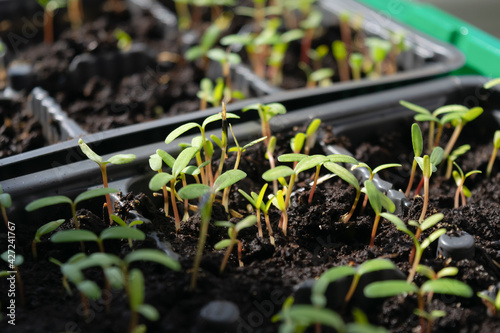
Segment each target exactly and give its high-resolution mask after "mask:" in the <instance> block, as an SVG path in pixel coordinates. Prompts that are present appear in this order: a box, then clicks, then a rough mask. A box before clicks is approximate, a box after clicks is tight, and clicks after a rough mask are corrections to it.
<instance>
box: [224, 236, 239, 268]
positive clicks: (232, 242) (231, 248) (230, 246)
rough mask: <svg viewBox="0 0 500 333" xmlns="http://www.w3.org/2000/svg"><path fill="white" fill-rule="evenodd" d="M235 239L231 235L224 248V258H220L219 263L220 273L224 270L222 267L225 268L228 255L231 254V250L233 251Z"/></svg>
mask: <svg viewBox="0 0 500 333" xmlns="http://www.w3.org/2000/svg"><path fill="white" fill-rule="evenodd" d="M235 243H236V241H235V240H234V239H233V237H231V243H230V244H229V246H228V247H227V249H226V253H225V254H224V259H222V264H221V265H220V272H221V273H222V272H223V271H224V268H226V265H227V262H228V260H229V256H230V255H231V252H232V251H233V247H234V244H235Z"/></svg>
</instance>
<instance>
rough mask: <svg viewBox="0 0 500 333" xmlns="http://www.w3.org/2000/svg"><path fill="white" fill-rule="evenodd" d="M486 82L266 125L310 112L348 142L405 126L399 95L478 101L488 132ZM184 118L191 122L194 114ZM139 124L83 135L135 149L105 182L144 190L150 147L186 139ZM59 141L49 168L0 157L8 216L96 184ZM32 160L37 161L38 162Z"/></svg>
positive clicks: (380, 97) (248, 120) (492, 98)
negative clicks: (172, 138)
mask: <svg viewBox="0 0 500 333" xmlns="http://www.w3.org/2000/svg"><path fill="white" fill-rule="evenodd" d="M486 81H487V78H484V77H479V76H471V77H447V78H441V79H436V80H432V81H428V82H424V83H419V84H416V85H412V86H408V87H403V88H398V89H393V90H388V91H385V92H379V93H374V94H368V95H365V96H362V97H357V98H355V99H346V100H342V101H337V102H330V103H325V104H322V105H317V106H311V107H303V108H300V109H296V110H295V111H294V112H290V113H288V114H286V115H283V116H279V117H277V118H275V119H274V121H272V127H273V131H283V130H286V129H290V128H293V127H294V126H298V125H304V124H306V123H308V122H309V121H310V120H311V119H312V118H316V117H318V118H321V119H322V121H323V122H324V123H326V124H329V125H331V126H332V127H333V131H334V133H335V134H337V135H345V136H347V137H349V138H350V139H351V141H352V142H353V145H355V144H356V143H358V142H359V141H360V140H363V139H366V138H368V137H369V136H370V135H373V133H374V131H384V130H387V129H389V128H392V129H394V128H402V129H405V130H408V128H409V127H407V126H401V125H402V124H409V123H410V122H411V119H412V116H413V112H412V111H409V110H407V109H405V108H403V107H402V106H400V105H399V100H400V99H404V100H408V101H411V102H414V103H417V104H419V105H422V106H424V107H426V108H429V109H431V110H433V109H436V108H438V107H439V106H442V105H445V104H463V105H466V106H467V107H472V106H476V105H479V106H482V107H483V108H484V109H485V114H484V115H483V116H482V117H481V118H482V120H481V124H480V126H479V127H478V128H479V132H482V131H489V132H492V130H493V129H494V128H498V126H499V125H498V124H499V123H500V121H499V119H500V116H499V113H500V111H499V110H498V106H499V105H500V90H495V89H493V90H491V91H486V90H484V89H482V85H483V83H484V82H486ZM269 101H271V100H270V99H269V98H267V99H266V101H265V102H269ZM241 106H242V105H241V104H239V105H237V104H234V105H232V106H231V109H230V110H228V111H235V112H238V107H241ZM212 111H214V110H212ZM204 114H205V116H206V115H209V114H210V111H209V110H208V111H207V112H205V113H204ZM252 114H253V113H245V114H244V115H245V116H244V117H243V119H240V121H232V123H233V124H234V127H233V129H234V132H235V133H237V136H238V139H239V140H240V141H245V138H246V140H250V139H252V138H256V137H258V136H260V131H261V128H260V123H259V121H258V120H257V119H256V118H255V116H254V117H252V116H250V115H252ZM185 120H186V121H188V120H193V121H198V120H200V119H199V118H198V119H195V118H191V119H185ZM147 125H148V124H141V125H136V126H134V131H133V132H130V131H125V130H123V129H118V130H114V131H110V132H109V133H106V136H105V137H104V136H103V133H100V134H96V135H94V136H88V137H86V138H85V140H86V142H88V143H90V144H91V145H92V147H94V148H95V150H96V151H97V152H98V153H100V154H102V155H107V157H109V156H110V155H112V154H115V153H118V152H127V153H133V154H136V156H137V159H136V160H135V161H134V162H133V163H131V164H127V165H121V166H115V165H111V166H110V167H109V172H108V174H109V177H110V179H111V182H110V186H114V187H116V188H119V189H120V190H122V191H125V192H126V191H130V190H134V191H141V190H144V191H146V189H145V188H144V187H145V186H146V185H145V184H147V180H148V179H149V177H150V176H151V173H150V170H149V167H148V159H149V155H150V154H152V153H154V152H155V151H156V149H158V148H161V149H165V150H166V151H168V152H170V153H172V154H175V153H176V152H177V151H178V150H179V147H178V143H179V142H190V140H191V136H189V135H188V136H185V137H182V138H179V139H178V140H175V141H174V142H172V143H171V144H169V145H168V146H166V145H165V143H164V138H165V137H166V135H167V134H168V133H169V132H170V130H171V129H173V128H172V126H176V125H170V124H168V123H166V122H164V124H163V126H158V123H157V122H154V123H150V125H152V126H149V127H148V126H147ZM219 132H220V129H219V130H213V131H209V132H208V133H207V135H210V134H212V133H213V134H219ZM489 132H488V133H489ZM111 134H112V135H111ZM146 136H151V137H152V138H153V140H152V141H150V142H148V143H145V144H143V145H134V144H133V143H134V141H136V140H138V141H144V140H142V138H144V137H146ZM117 143H120V144H117ZM61 145H65V149H64V150H61V151H59V154H60V155H61V156H62V159H63V160H62V161H56V160H54V161H53V163H52V168H51V169H45V170H38V172H36V171H30V170H29V168H26V170H20V172H16V173H18V175H17V176H15V177H9V176H8V174H9V173H12V171H13V170H12V169H13V168H14V169H16V171H19V170H18V169H22V167H21V165H19V164H18V165H17V166H16V165H15V164H10V165H9V164H5V163H2V162H3V161H4V160H8V158H7V159H4V160H0V175H1V177H2V179H1V184H2V186H3V188H4V190H5V191H6V192H8V193H10V194H11V195H12V198H13V203H14V204H13V208H12V210H11V213H10V214H12V216H16V215H19V216H18V218H22V217H23V215H24V214H25V213H24V210H23V208H24V205H25V204H26V203H28V202H29V201H31V200H33V199H35V198H40V197H43V196H47V195H56V194H63V195H70V196H74V195H76V194H78V193H79V192H81V191H83V190H85V189H87V188H89V187H92V186H98V185H99V184H100V182H101V176H100V172H99V170H98V167H97V166H96V165H95V163H94V162H92V161H89V160H84V158H83V155H82V154H81V152H80V151H79V150H80V149H79V148H78V147H77V146H76V140H73V141H68V142H66V143H64V144H61ZM51 148H53V147H47V148H43V149H46V151H47V152H48V151H50V150H51ZM104 148H106V149H104ZM26 154H29V153H26ZM50 156H54V155H51V154H47V156H40V155H36V156H34V157H33V159H32V160H30V161H28V162H29V163H26V164H35V165H37V164H44V165H46V164H47V163H50V162H48V160H50ZM104 158H106V156H104ZM40 159H44V160H43V161H42V162H40ZM25 162H26V161H25ZM9 178H10V179H9Z"/></svg>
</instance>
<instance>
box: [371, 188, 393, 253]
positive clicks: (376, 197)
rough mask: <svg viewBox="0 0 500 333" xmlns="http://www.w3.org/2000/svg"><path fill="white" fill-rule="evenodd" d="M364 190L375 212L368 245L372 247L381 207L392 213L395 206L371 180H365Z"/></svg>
mask: <svg viewBox="0 0 500 333" xmlns="http://www.w3.org/2000/svg"><path fill="white" fill-rule="evenodd" d="M365 190H366V195H367V196H368V200H369V201H370V205H371V206H372V209H373V211H374V212H375V221H374V222H373V228H372V235H371V238H370V247H373V245H375V235H376V234H377V228H378V223H379V221H380V217H381V216H382V215H381V214H382V208H385V209H386V210H387V211H388V212H390V213H393V212H394V210H395V209H396V206H395V205H394V203H393V202H392V201H391V199H389V198H388V197H387V196H386V195H385V194H384V193H382V192H380V191H379V190H377V188H376V187H375V184H373V181H371V180H365Z"/></svg>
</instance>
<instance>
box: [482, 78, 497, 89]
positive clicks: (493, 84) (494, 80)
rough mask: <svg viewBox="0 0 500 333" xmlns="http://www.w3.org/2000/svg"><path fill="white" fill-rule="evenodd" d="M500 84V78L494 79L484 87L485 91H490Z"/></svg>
mask: <svg viewBox="0 0 500 333" xmlns="http://www.w3.org/2000/svg"><path fill="white" fill-rule="evenodd" d="M499 84H500V78H496V79H492V80H489V81H488V82H486V83H485V84H484V85H483V88H484V89H490V88H493V87H494V86H497V85H499Z"/></svg>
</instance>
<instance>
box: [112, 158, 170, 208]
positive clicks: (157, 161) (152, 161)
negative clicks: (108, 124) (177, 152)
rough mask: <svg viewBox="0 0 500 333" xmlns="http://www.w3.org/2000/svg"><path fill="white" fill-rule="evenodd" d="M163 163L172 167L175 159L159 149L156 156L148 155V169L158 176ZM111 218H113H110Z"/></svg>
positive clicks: (164, 192) (164, 193)
mask: <svg viewBox="0 0 500 333" xmlns="http://www.w3.org/2000/svg"><path fill="white" fill-rule="evenodd" d="M163 162H165V164H167V165H168V166H169V167H170V168H171V167H172V166H173V165H174V162H175V159H174V158H173V157H172V156H171V155H170V154H169V153H167V152H166V151H163V150H161V149H157V150H156V154H153V155H150V156H149V167H150V168H151V169H152V170H153V171H157V172H158V173H159V174H161V173H163V171H162V167H163ZM161 177H166V179H168V176H166V175H163V176H161ZM166 179H165V185H163V186H162V191H163V211H164V212H165V216H168V191H167V185H166V183H167V182H168V180H166ZM111 217H113V216H111Z"/></svg>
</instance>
